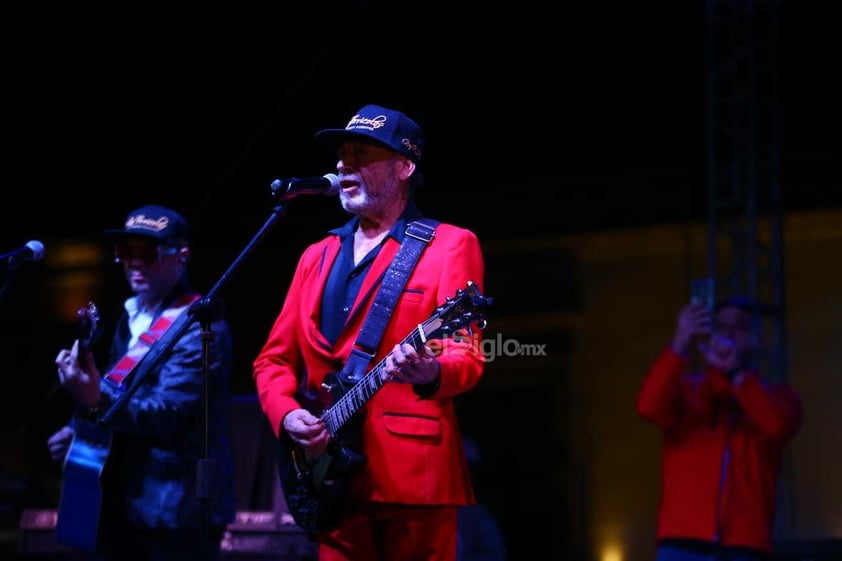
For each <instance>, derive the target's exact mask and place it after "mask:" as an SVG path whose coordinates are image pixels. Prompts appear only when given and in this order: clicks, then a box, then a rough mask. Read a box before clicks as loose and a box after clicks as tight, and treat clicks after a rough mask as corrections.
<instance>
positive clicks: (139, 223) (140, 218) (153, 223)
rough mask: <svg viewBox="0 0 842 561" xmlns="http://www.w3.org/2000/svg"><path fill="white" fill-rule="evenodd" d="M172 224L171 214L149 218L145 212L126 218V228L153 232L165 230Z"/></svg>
mask: <svg viewBox="0 0 842 561" xmlns="http://www.w3.org/2000/svg"><path fill="white" fill-rule="evenodd" d="M169 224H170V218H169V216H162V217H160V218H148V217H147V216H146V215H145V214H136V215H134V216H129V218H128V219H127V220H126V230H133V229H138V230H150V231H152V232H158V233H160V232H163V231H164V230H166V229H167V226H169Z"/></svg>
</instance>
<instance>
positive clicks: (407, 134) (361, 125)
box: [315, 105, 424, 164]
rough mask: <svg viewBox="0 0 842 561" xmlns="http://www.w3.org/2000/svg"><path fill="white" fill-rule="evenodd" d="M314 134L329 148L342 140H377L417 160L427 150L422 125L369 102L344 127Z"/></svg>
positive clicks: (392, 110)
mask: <svg viewBox="0 0 842 561" xmlns="http://www.w3.org/2000/svg"><path fill="white" fill-rule="evenodd" d="M315 138H316V141H317V142H319V143H320V144H321V145H322V146H324V147H325V148H327V149H329V150H336V149H337V148H338V146H339V143H340V142H342V141H343V140H367V141H374V142H375V143H377V144H381V145H383V146H385V147H386V148H389V149H391V150H394V151H395V152H397V153H398V154H402V155H404V156H406V157H407V158H409V159H410V160H412V161H413V162H415V163H416V164H417V163H419V162H420V161H421V154H422V153H423V151H424V135H423V134H422V133H421V127H419V126H418V124H417V123H416V122H415V121H413V120H412V119H410V118H409V117H407V116H406V115H404V114H403V113H401V112H400V111H396V110H394V109H387V108H386V107H381V106H379V105H366V106H365V107H363V108H362V109H360V110H359V111H357V112H356V114H355V115H354V116H353V117H351V120H350V121H348V124H347V125H345V128H344V129H325V130H320V131H319V132H317V133H316V137H315Z"/></svg>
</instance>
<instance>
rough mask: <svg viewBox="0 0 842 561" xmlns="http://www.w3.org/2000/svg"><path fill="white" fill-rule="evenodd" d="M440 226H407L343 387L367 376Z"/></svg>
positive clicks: (422, 221) (430, 222)
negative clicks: (399, 302)
mask: <svg viewBox="0 0 842 561" xmlns="http://www.w3.org/2000/svg"><path fill="white" fill-rule="evenodd" d="M438 224H439V222H438V221H437V220H432V219H430V218H421V219H418V220H415V221H414V222H410V223H409V224H407V226H406V235H405V236H404V238H403V242H402V243H401V246H400V248H398V252H397V253H396V254H395V258H394V259H393V260H392V263H391V265H389V268H388V269H387V270H386V273H385V275H384V277H383V282H382V283H381V284H380V288H379V289H378V290H377V295H376V296H375V297H374V302H373V303H372V304H371V308H369V311H368V315H367V316H366V318H365V321H364V322H363V326H362V329H360V334H359V335H358V336H357V340H356V341H355V342H354V348H353V350H352V351H351V355H350V356H349V357H348V361H347V362H346V363H345V366H344V367H343V368H342V372H340V373H339V379H340V380H341V381H342V382H343V383H345V384H354V383H356V382H358V381H359V380H361V379H362V377H363V376H365V373H366V371H367V369H368V363H369V362H371V359H372V358H374V354H375V353H376V352H377V347H378V346H379V345H380V339H381V337H382V336H383V331H384V330H385V329H386V324H388V323H389V318H390V317H392V312H393V311H394V309H395V304H396V303H397V301H398V297H400V295H401V292H403V288H404V286H406V281H407V279H408V278H409V275H410V273H412V270H413V269H414V268H415V265H416V263H417V262H418V258H419V257H421V253H423V251H424V248H425V247H426V246H427V244H428V243H430V241H432V239H433V237H434V236H435V232H436V226H438Z"/></svg>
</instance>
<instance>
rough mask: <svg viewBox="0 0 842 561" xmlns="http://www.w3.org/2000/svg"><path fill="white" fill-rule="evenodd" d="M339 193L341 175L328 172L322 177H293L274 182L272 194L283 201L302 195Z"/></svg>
mask: <svg viewBox="0 0 842 561" xmlns="http://www.w3.org/2000/svg"><path fill="white" fill-rule="evenodd" d="M338 193H339V177H338V176H336V175H334V174H332V173H326V174H324V175H323V176H321V177H292V178H290V179H276V180H275V181H273V182H272V194H274V195H275V196H277V197H278V198H280V199H281V200H282V201H286V200H289V199H294V198H295V197H300V196H301V195H336V194H338Z"/></svg>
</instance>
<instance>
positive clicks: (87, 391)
mask: <svg viewBox="0 0 842 561" xmlns="http://www.w3.org/2000/svg"><path fill="white" fill-rule="evenodd" d="M78 352H79V341H78V340H77V341H76V342H75V343H73V348H72V349H62V350H60V351H59V353H58V355H57V356H56V367H58V379H59V381H60V382H61V385H62V386H64V388H65V389H66V390H67V391H68V392H69V393H70V395H71V396H72V397H73V400H74V401H75V402H76V404H77V405H78V406H79V407H82V408H84V409H95V408H96V407H97V406H99V400H100V397H101V393H100V388H99V380H100V373H99V370H98V369H97V367H96V363H95V361H94V356H93V354H91V353H87V354H86V355H85V356H84V357H79V356H78ZM80 358H81V359H83V360H84V361H85V369H84V370H83V369H82V365H81V363H80Z"/></svg>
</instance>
